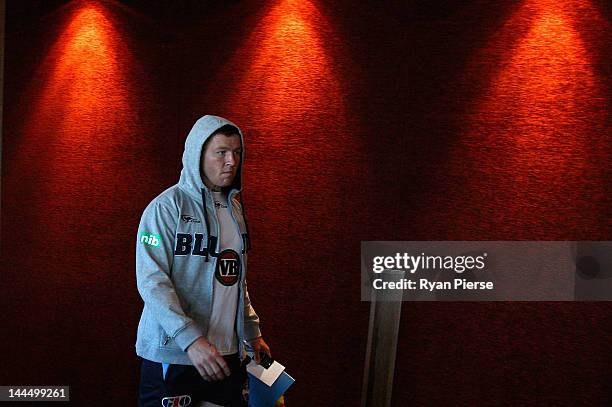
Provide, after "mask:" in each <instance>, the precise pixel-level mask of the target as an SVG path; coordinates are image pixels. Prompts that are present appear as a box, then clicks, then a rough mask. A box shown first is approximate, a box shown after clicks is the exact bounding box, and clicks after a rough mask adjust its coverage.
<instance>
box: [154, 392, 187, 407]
mask: <svg viewBox="0 0 612 407" xmlns="http://www.w3.org/2000/svg"><path fill="white" fill-rule="evenodd" d="M190 404H191V396H190V395H189V394H183V395H182V396H174V397H164V398H163V399H162V401H161V405H162V407H186V406H188V405H190Z"/></svg>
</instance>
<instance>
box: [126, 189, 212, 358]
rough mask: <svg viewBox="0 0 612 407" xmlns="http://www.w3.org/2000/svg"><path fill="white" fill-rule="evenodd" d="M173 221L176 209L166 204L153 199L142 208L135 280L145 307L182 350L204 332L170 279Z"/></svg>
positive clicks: (174, 228) (175, 217)
mask: <svg viewBox="0 0 612 407" xmlns="http://www.w3.org/2000/svg"><path fill="white" fill-rule="evenodd" d="M177 221H178V209H176V208H172V207H170V206H169V205H165V204H162V203H160V202H155V201H154V202H152V203H151V204H149V206H148V207H147V208H146V209H145V211H144V213H143V215H142V218H141V220H140V226H139V227H138V237H137V239H138V240H137V243H136V283H137V286H138V292H139V293H140V296H141V297H142V299H143V301H144V302H145V306H147V307H149V308H150V309H151V310H152V311H153V314H154V315H155V316H156V319H157V322H158V323H159V324H160V325H161V326H162V328H163V329H164V331H166V333H167V334H168V335H169V336H171V337H172V338H173V339H174V341H175V342H176V344H177V345H178V346H179V347H180V348H181V349H182V350H183V351H185V350H186V349H187V347H189V345H191V343H193V342H194V341H195V340H196V339H197V338H199V337H200V336H203V335H204V333H203V331H202V328H201V327H199V326H198V325H197V324H196V322H195V321H194V320H193V319H191V318H190V317H189V316H187V315H186V314H185V312H184V311H183V308H182V306H181V302H180V299H179V297H178V295H177V293H176V290H175V287H174V284H173V283H172V279H171V270H172V262H173V257H174V256H173V245H174V235H175V231H176V227H177Z"/></svg>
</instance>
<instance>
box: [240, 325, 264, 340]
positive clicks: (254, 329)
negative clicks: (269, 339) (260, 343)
mask: <svg viewBox="0 0 612 407" xmlns="http://www.w3.org/2000/svg"><path fill="white" fill-rule="evenodd" d="M244 333H245V337H246V338H247V339H246V340H247V342H250V341H252V340H253V339H257V338H261V331H260V330H259V324H252V325H251V326H249V325H245V327H244Z"/></svg>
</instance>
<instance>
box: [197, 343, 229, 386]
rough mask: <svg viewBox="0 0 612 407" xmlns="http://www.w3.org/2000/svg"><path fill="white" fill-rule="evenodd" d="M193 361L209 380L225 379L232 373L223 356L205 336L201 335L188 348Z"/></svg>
mask: <svg viewBox="0 0 612 407" xmlns="http://www.w3.org/2000/svg"><path fill="white" fill-rule="evenodd" d="M187 354H188V356H189V359H191V363H193V366H195V368H196V369H197V370H198V372H199V373H200V375H201V376H202V378H203V379H204V380H206V381H207V382H209V381H213V380H223V379H225V378H226V377H228V376H229V375H230V373H231V372H230V369H229V366H227V363H225V359H223V356H221V354H220V353H219V351H217V348H215V347H214V346H213V345H212V344H211V343H210V342H208V341H207V340H206V338H205V337H203V336H200V337H199V338H198V339H196V340H195V341H194V342H193V343H192V344H191V345H189V347H188V348H187Z"/></svg>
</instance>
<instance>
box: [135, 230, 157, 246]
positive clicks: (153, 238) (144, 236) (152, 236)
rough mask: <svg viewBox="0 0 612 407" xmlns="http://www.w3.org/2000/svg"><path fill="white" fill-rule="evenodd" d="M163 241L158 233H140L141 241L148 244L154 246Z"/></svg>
mask: <svg viewBox="0 0 612 407" xmlns="http://www.w3.org/2000/svg"><path fill="white" fill-rule="evenodd" d="M161 241H162V238H161V236H160V235H159V234H157V233H151V232H142V233H141V234H140V243H142V244H147V245H149V246H153V247H159V245H160V244H161Z"/></svg>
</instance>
